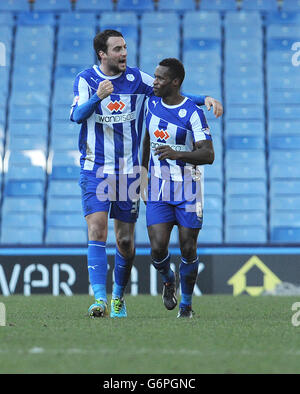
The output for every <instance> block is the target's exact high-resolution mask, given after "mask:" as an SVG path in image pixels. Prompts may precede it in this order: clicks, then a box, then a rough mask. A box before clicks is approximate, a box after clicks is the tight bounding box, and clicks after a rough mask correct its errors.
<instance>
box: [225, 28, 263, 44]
mask: <svg viewBox="0 0 300 394" xmlns="http://www.w3.org/2000/svg"><path fill="white" fill-rule="evenodd" d="M225 34H226V40H229V39H230V40H236V39H237V37H238V39H242V40H253V39H256V40H262V38H263V31H262V28H259V27H258V26H255V25H249V24H247V25H239V24H233V25H228V26H227V27H226V31H225Z"/></svg>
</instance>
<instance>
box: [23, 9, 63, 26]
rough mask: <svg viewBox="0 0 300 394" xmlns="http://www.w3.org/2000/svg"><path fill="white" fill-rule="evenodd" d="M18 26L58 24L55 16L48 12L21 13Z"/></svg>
mask: <svg viewBox="0 0 300 394" xmlns="http://www.w3.org/2000/svg"><path fill="white" fill-rule="evenodd" d="M17 21H18V25H27V26H39V25H49V26H54V25H55V24H56V20H55V15H54V14H53V13H48V12H20V13H18V16H17Z"/></svg>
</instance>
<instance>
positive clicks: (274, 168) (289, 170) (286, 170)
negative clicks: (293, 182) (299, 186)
mask: <svg viewBox="0 0 300 394" xmlns="http://www.w3.org/2000/svg"><path fill="white" fill-rule="evenodd" d="M297 154H298V155H299V152H297ZM283 164H285V166H283ZM270 178H271V179H292V178H294V179H298V178H299V162H296V163H293V164H288V165H286V163H284V162H282V163H280V164H278V165H276V164H273V165H270Z"/></svg>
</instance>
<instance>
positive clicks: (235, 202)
mask: <svg viewBox="0 0 300 394" xmlns="http://www.w3.org/2000/svg"><path fill="white" fill-rule="evenodd" d="M266 208H267V201H266V199H265V197H264V196H261V195H252V194H251V195H249V196H244V195H232V196H228V198H226V202H225V210H226V211H228V210H231V211H252V210H259V211H266Z"/></svg>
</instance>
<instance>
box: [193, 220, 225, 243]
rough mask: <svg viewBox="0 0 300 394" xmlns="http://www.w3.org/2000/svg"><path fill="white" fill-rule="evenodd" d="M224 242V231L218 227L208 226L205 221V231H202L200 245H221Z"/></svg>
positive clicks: (199, 238)
mask: <svg viewBox="0 0 300 394" xmlns="http://www.w3.org/2000/svg"><path fill="white" fill-rule="evenodd" d="M222 242H223V234H222V229H221V228H219V227H217V226H206V225H205V219H204V222H203V231H200V233H199V236H198V243H199V244H200V245H202V244H220V243H222Z"/></svg>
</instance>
